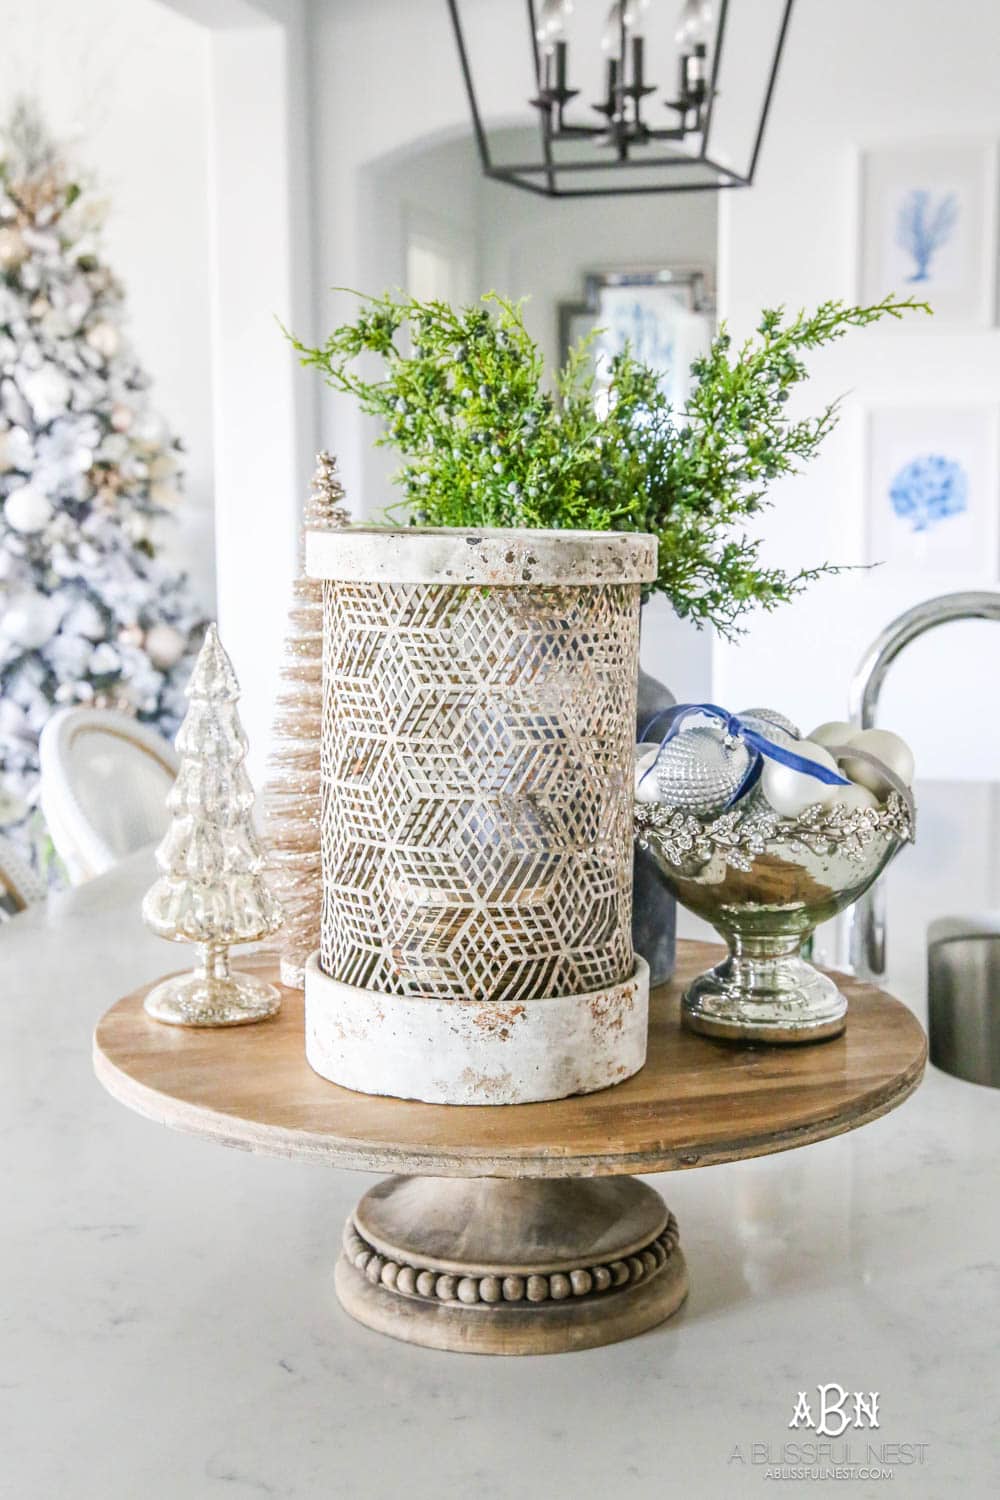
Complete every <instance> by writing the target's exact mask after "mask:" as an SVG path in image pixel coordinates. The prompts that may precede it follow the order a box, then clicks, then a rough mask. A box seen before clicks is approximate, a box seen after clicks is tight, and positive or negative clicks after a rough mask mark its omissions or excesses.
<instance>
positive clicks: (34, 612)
mask: <svg viewBox="0 0 1000 1500" xmlns="http://www.w3.org/2000/svg"><path fill="white" fill-rule="evenodd" d="M62 611H63V606H62V604H61V603H60V602H59V600H58V599H55V598H50V597H49V595H47V594H38V593H29V594H16V595H15V596H14V598H13V599H12V600H11V602H10V604H9V605H8V607H7V608H6V610H4V613H3V615H2V616H0V630H2V631H3V633H4V635H5V636H6V637H7V639H8V640H10V641H13V642H14V644H15V645H16V646H21V647H23V648H24V649H25V650H26V651H34V650H37V648H38V647H39V646H44V645H45V643H46V641H48V640H51V638H52V636H53V635H54V634H55V632H56V631H57V630H58V628H59V618H60V616H61V614H62Z"/></svg>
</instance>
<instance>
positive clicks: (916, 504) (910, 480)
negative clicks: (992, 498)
mask: <svg viewBox="0 0 1000 1500" xmlns="http://www.w3.org/2000/svg"><path fill="white" fill-rule="evenodd" d="M889 499H890V501H891V502H892V508H893V510H894V511H895V513H896V515H897V516H899V518H900V520H903V521H908V522H909V524H910V529H911V530H912V531H930V530H931V528H932V527H934V526H937V525H939V524H940V523H941V522H942V521H946V520H948V519H949V517H951V516H960V515H961V514H962V513H963V511H966V510H968V508H969V476H968V474H967V473H966V472H965V469H963V467H962V465H961V464H960V463H959V462H958V460H957V459H954V458H946V457H945V455H944V454H943V453H925V454H920V455H919V456H918V457H917V458H912V459H911V460H910V462H909V463H908V464H904V465H903V467H902V468H901V469H900V470H899V471H898V473H897V474H896V475H895V476H894V477H893V480H892V483H891V484H890V486H889Z"/></svg>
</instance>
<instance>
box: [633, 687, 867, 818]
mask: <svg viewBox="0 0 1000 1500" xmlns="http://www.w3.org/2000/svg"><path fill="white" fill-rule="evenodd" d="M698 716H703V717H705V718H709V719H717V720H718V721H719V723H720V724H721V725H722V727H723V729H724V730H725V732H726V734H727V735H731V736H732V737H733V739H738V740H742V741H743V743H744V744H745V745H746V746H747V749H748V750H749V751H750V765H749V767H748V768H747V773H746V775H745V776H744V778H743V780H742V781H741V782H740V784H739V786H738V787H737V788H736V791H735V792H734V793H733V795H732V796H731V797H730V799H729V801H728V802H727V803H726V806H727V807H732V805H733V803H734V802H738V801H739V799H740V798H741V797H744V796H745V795H746V793H747V792H749V791H750V790H751V788H752V787H754V786H756V784H757V782H758V781H759V780H760V773H761V770H762V768H763V765H764V757H765V755H766V756H767V758H768V760H775V761H777V762H778V764H779V765H781V766H788V768H789V769H790V770H792V771H801V773H802V774H803V776H813V777H815V779H816V780H817V781H822V782H825V784H826V785H827V786H850V784H851V783H850V782H849V781H848V779H847V777H846V776H841V775H840V773H839V771H831V770H829V769H828V768H827V767H826V766H821V765H819V764H818V763H817V762H816V761H814V760H809V759H808V757H807V756H805V755H796V753H795V751H794V750H789V748H788V747H787V745H776V744H775V742H774V741H773V740H769V739H768V738H767V736H766V735H764V734H761V732H760V730H759V729H755V728H754V727H753V725H752V724H748V723H747V722H746V720H745V719H741V718H740V717H739V715H738V714H731V713H729V712H728V710H727V709H724V708H720V707H719V705H718V704H717V703H675V704H674V706H673V708H664V709H661V711H660V712H659V713H658V714H655V715H654V716H653V718H652V719H650V721H649V723H648V724H647V725H646V728H645V729H644V730H643V733H642V740H643V741H645V740H646V739H647V738H648V736H649V732H650V730H651V729H652V728H653V725H654V724H659V723H660V722H661V720H666V726H667V727H666V732H665V734H664V735H663V738H662V739H661V740H660V749H661V750H662V749H663V747H664V745H669V743H670V741H671V740H672V739H673V738H674V735H675V734H677V732H678V731H679V730H680V729H681V728H682V726H683V725H684V723H685V722H686V720H688V719H691V718H696V717H698ZM659 758H660V757H659V754H657V757H656V760H654V761H653V764H652V765H651V766H649V767H648V768H647V770H645V771H644V772H643V774H642V776H641V777H640V778H639V785H640V786H641V785H642V783H643V782H644V781H645V779H646V777H647V776H648V775H650V773H651V772H652V771H655V769H656V764H657V761H658V760H659Z"/></svg>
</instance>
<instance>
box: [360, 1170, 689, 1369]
mask: <svg viewBox="0 0 1000 1500" xmlns="http://www.w3.org/2000/svg"><path fill="white" fill-rule="evenodd" d="M336 1285H337V1295H338V1296H339V1298H340V1301H341V1303H342V1304H343V1306H344V1308H345V1309H346V1311H347V1312H349V1313H350V1315H351V1316H352V1317H353V1318H356V1319H357V1320H358V1322H360V1323H364V1324H366V1326H367V1327H369V1328H373V1329H375V1330H376V1332H378V1333H385V1334H389V1335H390V1337H392V1338H397V1339H403V1340H404V1341H405V1342H407V1343H411V1344H423V1345H426V1346H427V1347H429V1348H432V1349H451V1350H457V1351H461V1352H465V1353H468V1354H556V1353H561V1352H564V1351H566V1350H571V1349H592V1348H594V1347H595V1346H596V1345H598V1344H611V1343H614V1342H615V1341H616V1340H618V1339H627V1338H632V1337H633V1336H634V1335H635V1334H637V1333H643V1332H645V1330H646V1329H647V1328H653V1327H655V1326H656V1324H657V1323H662V1322H663V1321H664V1319H665V1318H669V1317H670V1315H671V1313H673V1312H676V1310H677V1308H678V1307H679V1306H680V1304H681V1303H682V1302H683V1300H684V1298H685V1296H686V1295H687V1272H686V1269H685V1266H684V1257H683V1255H682V1254H681V1252H680V1250H679V1249H678V1246H677V1221H676V1219H674V1217H673V1215H672V1214H670V1213H668V1211H667V1208H666V1205H665V1204H664V1202H663V1199H662V1198H661V1197H660V1195H659V1194H658V1193H656V1192H654V1191H653V1189H652V1188H651V1187H648V1186H647V1185H646V1184H645V1183H644V1182H637V1181H635V1180H634V1179H633V1178H631V1177H612V1178H595V1179H589V1180H584V1179H578V1178H571V1179H568V1180H561V1181H540V1180H538V1179H535V1178H522V1179H520V1180H515V1181H508V1180H504V1179H499V1178H481V1179H475V1180H471V1181H463V1180H456V1179H454V1178H441V1177H390V1178H387V1179H386V1181H384V1182H380V1183H379V1184H378V1185H377V1186H376V1187H374V1188H372V1190H371V1191H370V1192H368V1193H366V1194H365V1196H364V1197H363V1198H362V1199H361V1202H360V1203H359V1204H358V1206H357V1208H356V1209H355V1211H354V1214H353V1216H352V1217H351V1218H350V1219H349V1220H348V1222H347V1225H346V1227H345V1229H344V1246H343V1251H342V1254H341V1256H340V1260H339V1261H338V1263H337V1274H336Z"/></svg>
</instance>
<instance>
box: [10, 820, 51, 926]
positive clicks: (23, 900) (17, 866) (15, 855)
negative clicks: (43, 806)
mask: <svg viewBox="0 0 1000 1500" xmlns="http://www.w3.org/2000/svg"><path fill="white" fill-rule="evenodd" d="M45 894H46V892H45V885H44V882H43V881H42V880H41V879H40V878H39V877H38V876H37V875H36V874H35V872H34V870H33V869H32V868H31V866H30V865H29V864H28V862H27V860H26V859H25V858H24V857H23V856H22V854H21V853H20V851H19V850H18V848H17V847H16V845H15V844H14V843H13V842H12V841H11V840H10V839H9V838H6V837H5V836H4V835H3V834H0V923H3V922H6V921H9V919H10V918H11V917H15V916H17V914H18V912H21V911H27V909H28V907H29V906H31V905H33V904H34V902H36V901H44V900H45Z"/></svg>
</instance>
